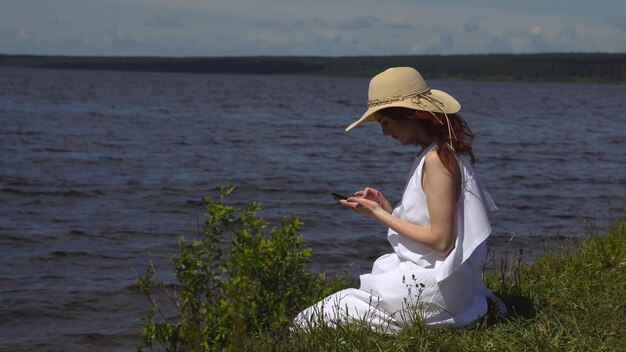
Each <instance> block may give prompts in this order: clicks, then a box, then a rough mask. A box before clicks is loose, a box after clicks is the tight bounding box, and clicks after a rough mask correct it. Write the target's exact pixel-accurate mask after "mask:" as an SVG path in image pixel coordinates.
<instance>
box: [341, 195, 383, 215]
mask: <svg viewBox="0 0 626 352" xmlns="http://www.w3.org/2000/svg"><path fill="white" fill-rule="evenodd" d="M357 193H358V192H357ZM339 202H340V203H341V204H343V205H345V206H346V207H348V208H350V209H352V210H354V211H355V212H357V213H358V214H361V215H364V216H367V217H370V218H375V219H377V216H376V214H377V213H378V214H380V212H382V211H385V210H384V209H383V208H382V207H381V206H380V204H378V203H377V202H375V201H373V200H369V199H366V198H364V197H359V196H352V197H350V198H348V199H343V200H340V201H339Z"/></svg>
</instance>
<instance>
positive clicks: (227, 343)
mask: <svg viewBox="0 0 626 352" xmlns="http://www.w3.org/2000/svg"><path fill="white" fill-rule="evenodd" d="M234 189H235V188H234V187H223V188H221V189H220V194H221V199H220V201H219V202H214V201H211V200H210V199H208V198H204V199H203V202H204V205H205V206H206V209H207V213H208V214H207V217H206V219H205V226H204V231H203V234H202V236H201V238H198V239H197V240H196V241H193V242H186V241H185V240H184V239H183V238H181V239H180V253H179V254H178V255H177V256H175V257H174V258H173V259H172V262H173V264H174V266H175V277H176V280H177V283H176V284H174V285H163V284H160V283H157V282H155V280H154V273H155V270H154V267H153V266H152V265H150V266H149V267H148V269H147V271H146V274H145V275H144V276H143V277H141V278H139V279H138V280H137V284H138V286H139V289H140V290H141V292H143V293H144V294H145V295H146V296H147V297H148V300H149V301H150V303H151V305H152V308H151V310H150V311H149V312H148V313H147V315H146V316H145V317H144V318H143V319H142V322H143V324H144V327H143V333H142V339H143V342H142V344H141V345H139V346H138V347H137V350H138V351H143V350H146V349H153V348H154V347H158V348H160V349H164V350H166V351H177V350H185V351H216V350H224V349H231V350H240V349H241V348H242V347H243V344H247V343H249V342H250V341H249V340H250V339H251V338H255V337H259V336H264V337H267V336H272V337H273V338H274V339H281V338H282V337H283V336H285V334H286V333H287V332H288V328H289V324H290V322H291V320H292V319H293V317H294V316H295V315H296V314H297V313H298V312H299V311H300V310H302V309H304V308H306V307H308V306H309V305H311V304H313V303H315V302H317V301H318V300H320V299H321V298H323V297H325V296H327V295H328V294H330V293H331V292H334V291H336V290H339V289H341V288H343V287H345V285H346V278H345V277H344V278H338V279H334V280H329V279H327V278H326V277H325V276H324V275H323V274H319V275H314V274H312V273H310V272H309V271H308V270H307V265H308V263H309V260H310V257H311V249H310V248H307V247H306V246H305V244H304V242H303V240H302V237H301V236H299V235H298V234H297V232H298V228H299V226H300V225H301V222H300V220H299V219H297V218H293V217H285V218H284V219H283V221H282V224H281V225H280V226H279V227H274V228H272V229H271V230H270V231H269V233H268V231H266V230H267V223H266V221H265V220H263V219H262V218H260V217H258V216H257V215H256V213H257V211H258V210H259V209H260V207H259V205H258V204H256V203H252V204H251V205H250V206H249V207H248V208H247V209H239V208H236V207H233V206H230V205H227V204H225V203H224V198H225V197H226V196H228V195H229V194H230V193H231V192H233V191H234ZM159 288H163V289H165V290H166V292H167V294H168V296H169V297H170V298H171V300H172V302H173V304H174V307H175V309H176V311H177V316H176V317H175V318H174V319H169V318H168V317H167V316H166V314H165V313H163V310H162V309H161V307H160V306H159V304H161V302H157V299H156V298H155V297H156V296H155V293H156V292H155V290H156V289H159Z"/></svg>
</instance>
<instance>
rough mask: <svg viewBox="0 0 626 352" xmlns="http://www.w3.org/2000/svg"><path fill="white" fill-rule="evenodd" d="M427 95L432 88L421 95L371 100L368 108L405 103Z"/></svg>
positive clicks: (368, 102)
mask: <svg viewBox="0 0 626 352" xmlns="http://www.w3.org/2000/svg"><path fill="white" fill-rule="evenodd" d="M426 93H430V88H428V89H426V90H425V91H423V92H420V93H414V94H408V95H404V96H403V95H396V96H393V97H388V98H382V99H371V100H368V101H367V107H368V108H373V107H376V106H380V105H387V104H391V103H395V102H397V101H403V100H404V99H408V98H418V97H419V96H420V95H422V94H426ZM418 100H419V98H418ZM438 103H439V104H441V102H438Z"/></svg>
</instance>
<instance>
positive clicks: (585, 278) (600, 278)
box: [248, 222, 626, 351]
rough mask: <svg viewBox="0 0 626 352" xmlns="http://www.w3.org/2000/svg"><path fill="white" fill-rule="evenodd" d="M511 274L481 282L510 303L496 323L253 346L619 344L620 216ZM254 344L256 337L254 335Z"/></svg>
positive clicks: (335, 333)
mask: <svg viewBox="0 0 626 352" xmlns="http://www.w3.org/2000/svg"><path fill="white" fill-rule="evenodd" d="M519 275H520V276H519V280H517V279H513V280H512V279H510V278H509V279H507V280H504V284H503V283H502V280H501V277H500V276H498V275H496V276H493V277H491V278H488V279H487V282H488V283H489V286H491V288H492V289H493V290H494V291H495V292H498V293H500V294H501V295H503V296H504V297H505V299H506V300H507V301H508V303H509V304H512V305H513V310H514V311H515V313H517V314H515V315H517V316H511V317H509V318H507V319H506V320H504V321H501V322H499V323H496V324H493V325H488V324H485V323H483V324H479V325H477V326H476V327H472V328H468V329H463V330H458V331H448V330H443V329H426V328H423V327H415V328H413V329H411V330H407V331H404V332H403V333H401V334H399V335H397V336H381V335H378V334H374V333H371V332H369V331H367V330H366V329H362V328H359V327H355V326H352V327H343V328H340V329H324V330H319V331H315V332H314V333H312V334H299V335H298V336H296V337H295V338H293V339H290V340H285V341H283V342H282V343H281V344H280V345H278V346H272V345H271V343H270V342H269V340H267V339H265V340H264V342H265V345H263V346H262V347H254V348H253V347H252V346H253V345H252V344H250V345H248V347H249V349H250V350H254V351H322V350H324V351H626V339H624V337H625V336H626V324H624V322H625V321H626V303H625V298H626V222H620V223H618V224H616V225H615V226H614V227H613V228H612V229H611V230H610V231H609V232H608V234H606V235H605V236H601V237H592V238H587V239H585V240H583V241H581V242H580V243H579V245H578V249H577V250H576V251H575V252H573V253H571V254H569V255H545V256H544V257H543V258H542V259H540V260H539V261H537V262H536V263H534V264H533V265H530V266H528V267H522V268H520V270H519ZM255 344H257V345H258V342H255Z"/></svg>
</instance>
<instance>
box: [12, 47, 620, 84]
mask: <svg viewBox="0 0 626 352" xmlns="http://www.w3.org/2000/svg"><path fill="white" fill-rule="evenodd" d="M0 66H13V67H29V68H49V69H50V68H52V69H81V70H116V71H149V72H186V73H223V74H306V75H327V76H364V77H370V76H372V75H374V74H376V73H378V72H380V71H382V70H384V69H385V68H387V67H392V66H412V67H415V68H417V69H419V70H420V71H421V72H423V73H424V76H426V78H440V79H477V80H515V81H566V82H617V83H620V82H626V54H599V53H564V54H489V55H412V56H408V55H407V56H354V57H306V56H275V57H274V56H262V57H184V58H164V57H88V56H33V55H0Z"/></svg>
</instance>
